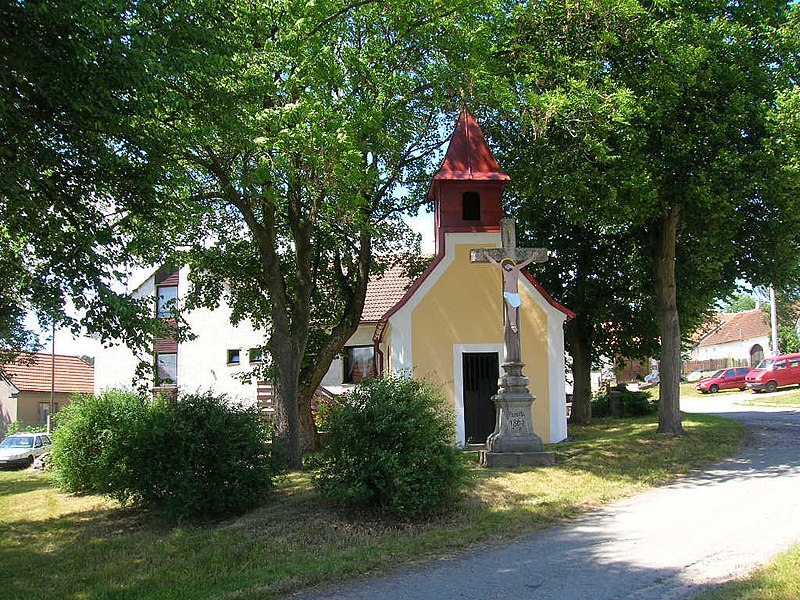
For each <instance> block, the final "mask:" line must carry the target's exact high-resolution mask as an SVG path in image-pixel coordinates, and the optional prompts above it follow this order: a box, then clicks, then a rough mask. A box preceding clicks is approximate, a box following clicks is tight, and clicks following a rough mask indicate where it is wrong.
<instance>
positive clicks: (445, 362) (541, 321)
mask: <svg viewBox="0 0 800 600" xmlns="http://www.w3.org/2000/svg"><path fill="white" fill-rule="evenodd" d="M476 247H481V246H480V245H476V244H460V245H456V246H455V259H454V261H453V262H452V263H451V264H450V266H449V267H448V268H447V270H446V271H445V272H444V273H443V274H442V275H441V277H440V278H439V279H438V281H437V282H436V284H435V285H434V287H433V288H432V289H431V290H430V291H429V293H428V294H426V295H425V297H424V298H423V299H422V300H421V302H420V303H419V304H418V305H417V306H416V308H415V309H414V311H413V312H412V315H411V322H412V328H413V338H412V346H413V347H412V352H413V361H414V374H415V376H416V377H428V378H430V379H431V380H432V381H435V382H437V383H438V384H440V385H441V386H442V388H443V390H444V392H445V394H446V397H447V398H448V399H449V400H450V401H451V402H453V403H454V404H455V387H454V381H453V378H454V373H453V363H454V356H453V345H454V344H499V343H502V341H503V311H504V310H505V308H504V306H503V284H502V275H501V273H500V270H499V269H498V268H497V267H496V266H494V265H492V264H490V263H477V264H474V263H470V262H469V251H470V249H471V248H476ZM484 247H487V246H485V245H484ZM519 288H520V293H521V295H522V306H521V307H520V309H519V318H520V325H521V329H520V333H521V336H522V360H523V361H524V362H525V363H526V365H525V368H524V371H523V372H524V374H525V376H526V377H528V379H529V381H530V385H529V386H528V387H529V389H530V391H531V393H532V394H533V395H534V396H535V397H536V401H535V402H534V405H533V408H534V413H533V414H534V429H535V431H536V434H537V435H539V436H540V437H541V438H542V439H543V440H548V439H550V416H549V394H548V390H549V381H548V364H547V356H548V354H547V314H546V313H545V311H544V309H543V308H542V307H541V306H539V305H538V304H537V303H536V302H535V301H534V300H533V298H532V297H531V296H530V295H529V294H528V293H527V291H526V286H525V285H524V284H523V283H520V286H519ZM501 360H502V357H501ZM501 374H502V368H501Z"/></svg>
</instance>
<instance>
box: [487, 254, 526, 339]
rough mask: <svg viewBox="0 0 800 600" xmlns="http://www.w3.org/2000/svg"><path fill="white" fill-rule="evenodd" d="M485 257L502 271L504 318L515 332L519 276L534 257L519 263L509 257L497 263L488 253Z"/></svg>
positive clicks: (518, 299)
mask: <svg viewBox="0 0 800 600" xmlns="http://www.w3.org/2000/svg"><path fill="white" fill-rule="evenodd" d="M486 258H487V259H488V260H489V262H490V263H492V264H493V265H495V266H496V267H499V268H500V269H502V271H503V298H505V301H506V319H507V320H508V324H509V325H510V326H511V331H513V332H514V333H517V332H518V331H519V318H518V316H519V307H520V305H521V304H522V298H521V297H520V295H519V276H520V272H521V271H522V269H524V268H525V267H527V266H528V265H529V264H530V263H532V262H533V259H534V257H530V258H528V259H526V260H523V261H522V262H521V263H517V262H516V261H515V260H514V259H513V258H510V257H505V258H502V259H501V260H500V262H499V263H498V262H497V261H496V260H495V259H494V258H492V257H491V256H490V255H487V256H486Z"/></svg>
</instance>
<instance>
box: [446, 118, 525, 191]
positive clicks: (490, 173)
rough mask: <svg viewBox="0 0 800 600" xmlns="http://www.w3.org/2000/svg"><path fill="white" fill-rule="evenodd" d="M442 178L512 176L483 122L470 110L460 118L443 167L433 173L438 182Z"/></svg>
mask: <svg viewBox="0 0 800 600" xmlns="http://www.w3.org/2000/svg"><path fill="white" fill-rule="evenodd" d="M442 179H447V180H453V179H472V180H476V179H477V180H495V181H497V180H499V181H507V180H509V179H511V178H510V177H509V176H508V175H506V174H505V173H504V172H503V171H502V170H501V169H500V165H499V164H498V163H497V160H496V159H495V157H494V154H492V150H491V149H490V148H489V144H487V143H486V138H485V137H484V136H483V131H481V128H480V125H478V123H477V121H475V117H473V116H472V114H471V113H470V112H468V111H467V110H466V109H464V110H462V111H461V114H460V115H459V117H458V122H457V123H456V128H455V131H453V135H452V137H451V138H450V144H449V145H448V147H447V153H446V154H445V156H444V161H443V162H442V166H441V168H440V169H439V171H438V172H437V173H436V175H434V176H433V180H434V181H438V180H442Z"/></svg>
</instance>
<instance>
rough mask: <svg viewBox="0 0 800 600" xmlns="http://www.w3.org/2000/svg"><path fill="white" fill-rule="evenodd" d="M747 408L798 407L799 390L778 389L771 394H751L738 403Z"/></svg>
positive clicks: (799, 403) (799, 399)
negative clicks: (745, 405)
mask: <svg viewBox="0 0 800 600" xmlns="http://www.w3.org/2000/svg"><path fill="white" fill-rule="evenodd" d="M740 404H747V405H748V406H800V388H796V387H792V388H779V389H778V391H777V392H773V393H772V394H767V393H764V394H753V395H752V397H748V398H747V400H744V401H742V402H740Z"/></svg>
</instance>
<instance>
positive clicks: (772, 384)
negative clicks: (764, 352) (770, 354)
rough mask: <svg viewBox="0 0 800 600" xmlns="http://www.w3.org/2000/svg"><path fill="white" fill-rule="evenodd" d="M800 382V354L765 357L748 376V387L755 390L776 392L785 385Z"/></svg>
mask: <svg viewBox="0 0 800 600" xmlns="http://www.w3.org/2000/svg"><path fill="white" fill-rule="evenodd" d="M798 384H800V354H784V355H783V356H776V357H775V358H765V359H764V360H762V361H761V362H760V363H758V366H757V367H756V368H755V369H753V370H752V371H751V372H750V374H749V375H748V376H747V387H749V388H750V389H751V390H753V391H754V392H774V391H775V390H777V389H778V388H779V387H782V386H784V385H798Z"/></svg>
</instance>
